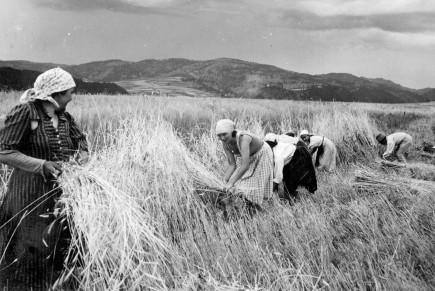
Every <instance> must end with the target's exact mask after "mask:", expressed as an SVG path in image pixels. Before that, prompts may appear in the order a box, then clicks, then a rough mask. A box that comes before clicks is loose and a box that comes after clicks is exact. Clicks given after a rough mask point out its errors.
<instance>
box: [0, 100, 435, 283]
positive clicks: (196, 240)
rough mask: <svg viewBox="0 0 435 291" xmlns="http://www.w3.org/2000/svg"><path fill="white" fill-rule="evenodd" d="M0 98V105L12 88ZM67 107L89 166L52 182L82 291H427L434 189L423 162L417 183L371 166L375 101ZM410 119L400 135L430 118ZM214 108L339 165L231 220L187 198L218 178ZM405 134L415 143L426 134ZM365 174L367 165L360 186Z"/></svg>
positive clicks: (220, 156) (433, 269) (433, 268)
mask: <svg viewBox="0 0 435 291" xmlns="http://www.w3.org/2000/svg"><path fill="white" fill-rule="evenodd" d="M0 97H1V98H3V99H0V102H3V103H2V104H6V105H7V107H8V108H9V109H10V108H11V107H12V106H13V104H15V103H16V101H15V100H17V97H18V95H17V94H15V95H14V94H13V93H10V94H5V93H3V95H0ZM2 100H3V101H2ZM5 100H6V101H5ZM71 105H72V106H71V112H72V115H73V116H74V117H75V118H76V120H77V122H78V123H79V124H80V125H81V126H82V128H84V129H85V131H86V132H87V134H88V137H89V139H90V140H91V142H92V147H91V148H92V157H91V161H90V163H89V164H88V165H86V166H84V167H83V168H80V167H77V168H71V169H70V171H68V172H66V173H65V174H64V175H63V180H62V184H63V187H64V189H65V193H66V195H65V201H64V202H65V204H66V205H67V207H66V208H65V209H66V210H65V211H69V212H68V213H65V214H66V215H67V217H68V218H69V219H70V220H71V224H72V225H73V226H74V233H75V236H74V237H76V238H79V239H77V240H76V241H75V243H74V244H75V245H76V248H78V249H79V250H82V251H81V253H80V254H81V256H80V257H81V260H82V261H81V262H80V263H77V261H76V264H74V263H72V264H70V265H69V268H70V269H68V270H67V272H66V274H68V271H70V270H72V271H71V276H76V277H77V280H78V281H79V284H80V289H82V290H90V289H91V290H107V289H108V290H115V289H116V290H119V289H125V290H135V289H136V290H137V289H143V290H355V289H361V290H430V289H435V281H434V278H435V276H434V275H435V263H434V262H435V245H434V241H435V240H434V239H435V237H434V234H435V214H434V213H435V211H434V209H435V208H434V205H435V203H434V202H435V201H434V200H435V196H433V195H431V194H432V192H430V191H427V190H424V191H423V190H421V189H432V188H430V187H434V186H433V182H432V179H431V174H430V173H429V172H430V170H431V168H430V166H424V167H426V168H427V169H426V170H425V171H421V173H420V177H423V176H424V177H428V178H427V179H426V180H427V181H423V180H422V179H421V180H420V179H418V180H417V179H415V178H416V176H415V175H414V176H413V173H414V174H415V173H416V171H415V170H414V171H411V170H405V169H403V170H394V169H383V168H381V167H380V165H379V163H378V162H377V159H378V153H379V151H380V150H381V148H380V147H379V146H378V145H376V144H375V141H374V135H375V133H376V132H377V131H378V130H379V124H378V123H377V120H378V121H379V120H380V119H375V118H374V117H373V112H376V110H377V109H376V105H372V106H373V107H369V105H364V106H366V107H365V108H364V109H363V108H361V107H360V106H358V104H342V103H318V102H307V103H304V102H295V101H270V100H267V101H266V100H249V101H247V100H237V99H194V98H141V97H140V96H77V101H75V102H74V104H71ZM404 106H405V107H403V108H402V109H397V110H407V109H406V106H407V105H404ZM0 108H1V109H0V110H5V111H4V112H7V111H8V110H6V108H5V109H3V108H4V107H0ZM412 110H413V112H414V113H415V114H420V113H418V110H417V109H415V108H412ZM385 113H386V114H388V112H385ZM1 114H2V112H1V111H0V115H1ZM3 114H4V113H3ZM421 115H422V116H423V118H417V119H415V120H413V121H412V122H410V123H408V124H403V126H404V127H403V131H407V130H409V129H411V128H412V126H417V124H418V123H419V122H425V121H426V118H431V117H430V115H425V113H424V112H423V113H421ZM220 118H231V119H234V120H236V123H237V125H238V128H240V129H247V130H250V131H252V132H254V133H256V134H258V135H260V136H263V135H264V134H265V133H267V132H275V133H284V132H287V131H289V130H290V129H293V130H300V129H304V128H305V129H308V130H311V131H313V132H315V133H318V134H324V135H325V136H327V137H329V138H330V139H331V140H333V141H334V143H335V144H336V145H337V149H338V152H339V163H338V171H337V172H336V173H335V174H326V173H323V172H320V173H318V180H319V181H318V184H319V190H318V191H317V192H316V194H314V195H311V194H309V193H306V192H302V193H301V194H302V198H301V201H300V202H299V203H297V204H295V205H294V206H289V205H286V204H284V203H282V202H281V201H280V200H279V199H278V198H277V197H276V198H275V199H274V200H272V202H271V203H270V204H268V205H266V207H265V211H264V212H262V213H260V214H258V215H256V216H254V217H253V218H250V217H249V216H248V215H244V214H243V213H241V215H240V216H238V217H236V218H233V219H231V220H229V221H228V220H226V219H225V218H224V216H223V213H222V210H221V209H220V208H218V207H216V206H215V205H213V204H212V203H204V202H203V200H202V199H201V197H200V196H199V195H198V194H203V195H212V194H213V189H216V188H219V187H221V186H222V182H221V180H220V179H221V177H222V174H223V169H224V161H225V158H224V153H223V149H222V146H221V145H220V143H219V141H218V140H217V139H216V137H215V134H214V126H215V123H216V121H217V120H218V119H220ZM413 122H416V123H415V124H412V123H413ZM388 126H389V125H388ZM422 126H423V125H422ZM385 129H387V130H394V129H392V128H387V127H386V128H385ZM410 133H411V135H412V136H413V138H414V140H415V142H416V144H418V143H419V142H420V141H422V140H423V139H428V138H432V139H433V135H432V136H431V135H430V134H429V133H426V132H424V133H423V132H417V131H414V132H410ZM410 159H411V161H416V162H417V165H418V163H421V162H422V161H421V160H418V159H417V156H411V157H410ZM424 167H421V168H424ZM362 171H366V173H369V174H371V175H372V176H369V177H368V175H366V176H365V177H366V178H367V177H368V178H369V179H366V182H365V183H366V184H364V187H362V186H361V185H358V181H356V180H355V179H356V178H357V177H359V175H360V173H361V172H362ZM426 171H428V172H427V173H426ZM360 176H361V175H360ZM4 179H7V177H4ZM376 181H378V182H379V183H378V184H376V183H375V182H376ZM360 182H361V181H360ZM426 183H427V184H426ZM423 184H424V185H425V187H423V188H422V187H421V185H423ZM415 185H417V186H418V187H417V186H415ZM0 189H2V190H0V191H4V189H5V186H2V187H1V188H0ZM420 190H421V191H420ZM115 250H119V251H115ZM74 254H76V253H74Z"/></svg>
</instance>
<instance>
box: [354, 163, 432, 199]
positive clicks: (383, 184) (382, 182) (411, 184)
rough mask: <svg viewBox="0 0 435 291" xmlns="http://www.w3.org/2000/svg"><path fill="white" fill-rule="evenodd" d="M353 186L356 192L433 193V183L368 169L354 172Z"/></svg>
mask: <svg viewBox="0 0 435 291" xmlns="http://www.w3.org/2000/svg"><path fill="white" fill-rule="evenodd" d="M353 186H354V187H355V188H356V189H357V190H358V191H364V192H370V193H384V192H385V191H387V190H389V189H393V190H396V191H409V192H411V193H412V194H431V193H435V183H434V182H431V181H424V180H419V179H413V178H406V177H403V176H400V175H395V174H389V175H388V174H385V173H379V172H375V171H373V170H372V169H369V168H362V169H359V170H357V171H355V182H354V183H353Z"/></svg>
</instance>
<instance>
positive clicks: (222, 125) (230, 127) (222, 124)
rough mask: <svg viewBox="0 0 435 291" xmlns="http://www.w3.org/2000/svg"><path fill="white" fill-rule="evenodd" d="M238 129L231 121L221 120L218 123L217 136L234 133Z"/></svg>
mask: <svg viewBox="0 0 435 291" xmlns="http://www.w3.org/2000/svg"><path fill="white" fill-rule="evenodd" d="M235 128H236V125H235V124H234V122H233V121H232V120H230V119H221V120H219V121H218V122H217V123H216V134H220V133H224V132H233V131H234V129H235Z"/></svg>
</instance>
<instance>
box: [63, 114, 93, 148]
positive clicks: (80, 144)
mask: <svg viewBox="0 0 435 291" xmlns="http://www.w3.org/2000/svg"><path fill="white" fill-rule="evenodd" d="M68 115H69V114H68ZM69 120H70V137H71V140H72V142H73V143H74V146H75V147H76V148H77V149H78V150H79V151H83V152H88V151H89V149H88V141H87V139H86V135H85V134H84V133H83V132H82V131H81V130H80V128H79V126H78V125H77V123H76V122H75V120H74V118H73V117H72V116H71V115H69Z"/></svg>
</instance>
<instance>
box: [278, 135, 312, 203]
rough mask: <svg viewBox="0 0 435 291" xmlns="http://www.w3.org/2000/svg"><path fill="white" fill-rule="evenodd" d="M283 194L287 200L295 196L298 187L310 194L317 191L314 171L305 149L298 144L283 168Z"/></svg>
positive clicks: (302, 145)
mask: <svg viewBox="0 0 435 291" xmlns="http://www.w3.org/2000/svg"><path fill="white" fill-rule="evenodd" d="M282 172H283V183H284V192H285V194H286V196H287V198H289V199H290V197H294V196H296V189H297V187H298V186H304V187H305V188H306V189H307V190H308V191H309V192H310V193H314V192H315V191H316V190H317V179H316V171H315V169H314V165H313V160H312V158H311V155H310V153H309V152H308V150H307V147H306V146H305V144H303V143H302V142H298V144H297V145H296V150H295V152H294V154H293V157H292V159H291V161H290V162H289V163H288V164H287V165H285V166H284V168H283V171H282Z"/></svg>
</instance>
